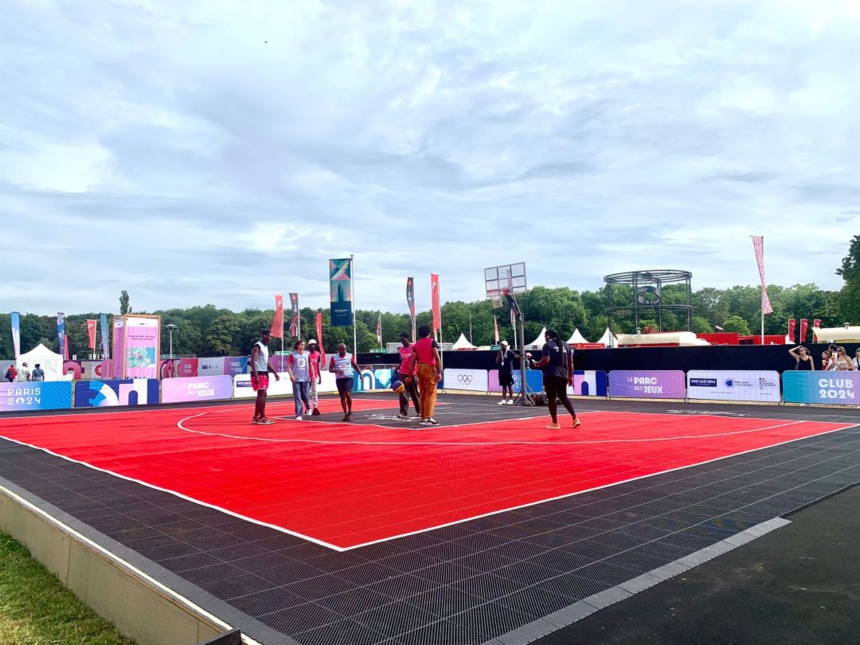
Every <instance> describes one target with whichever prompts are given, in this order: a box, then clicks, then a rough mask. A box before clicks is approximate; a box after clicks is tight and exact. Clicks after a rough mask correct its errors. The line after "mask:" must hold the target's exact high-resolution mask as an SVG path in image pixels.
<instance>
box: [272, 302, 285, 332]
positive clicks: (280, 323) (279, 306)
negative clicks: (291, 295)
mask: <svg viewBox="0 0 860 645" xmlns="http://www.w3.org/2000/svg"><path fill="white" fill-rule="evenodd" d="M269 333H270V334H271V335H272V338H281V337H282V336H283V335H284V297H283V296H275V319H274V320H273V321H272V329H271V331H270V332H269Z"/></svg>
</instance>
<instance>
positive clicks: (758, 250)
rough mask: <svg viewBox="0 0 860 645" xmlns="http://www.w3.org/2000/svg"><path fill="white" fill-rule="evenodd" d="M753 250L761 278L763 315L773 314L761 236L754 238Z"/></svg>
mask: <svg viewBox="0 0 860 645" xmlns="http://www.w3.org/2000/svg"><path fill="white" fill-rule="evenodd" d="M752 240H753V248H754V249H755V259H756V262H758V274H759V277H760V278H761V313H762V315H765V314H772V313H773V307H771V306H770V298H768V297H767V285H766V284H765V281H764V237H763V236H761V235H758V236H756V235H754V236H752Z"/></svg>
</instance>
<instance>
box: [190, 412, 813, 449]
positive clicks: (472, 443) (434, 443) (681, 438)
mask: <svg viewBox="0 0 860 645" xmlns="http://www.w3.org/2000/svg"><path fill="white" fill-rule="evenodd" d="M205 414H208V412H201V413H200V414H195V415H192V416H190V417H186V418H184V419H180V420H179V421H178V422H177V423H176V425H177V427H178V428H179V429H180V430H183V431H185V432H188V433H191V434H199V435H204V436H208V437H223V438H225V439H239V440H243V441H258V442H262V443H305V444H312V445H334V446H341V445H342V446H508V445H511V446H589V445H600V444H619V443H651V442H658V441H685V440H688V439H713V438H716V437H730V436H734V435H742V434H752V433H755V432H764V431H766V430H775V429H777V428H785V427H787V426H794V425H798V424H801V423H806V421H789V422H786V423H778V424H776V425H771V426H764V427H761V428H753V429H750V430H738V431H736V432H717V433H712V434H699V435H681V436H677V437H649V438H645V439H594V440H590V441H332V440H324V439H276V438H274V437H248V436H244V435H233V434H226V433H221V432H206V431H205V430H194V429H192V428H188V427H186V426H185V425H183V424H184V422H186V421H190V420H191V419H196V418H198V417H202V416H204V415H205ZM589 414H594V413H589ZM609 414H616V413H614V412H610V413H609ZM672 416H673V417H674V415H672ZM538 418H543V417H542V416H541V417H527V418H524V419H507V420H513V421H528V420H530V419H538ZM721 418H725V417H721ZM497 422H498V420H497V421H481V422H479V423H475V424H467V425H480V424H488V423H497ZM296 423H304V421H296ZM315 423H324V424H332V425H341V424H338V423H336V422H330V421H322V422H321V421H315ZM341 423H342V424H345V423H347V422H346V421H344V422H341ZM813 423H816V422H813ZM362 425H364V426H371V427H375V428H383V429H385V430H393V431H397V430H401V428H391V427H389V426H381V425H377V424H370V423H367V424H362ZM422 427H425V428H426V427H427V426H422ZM456 427H462V426H438V429H442V428H456ZM402 430H403V431H405V432H414V431H413V430H411V429H407V428H403V429H402ZM563 430H564V428H562V429H561V431H563Z"/></svg>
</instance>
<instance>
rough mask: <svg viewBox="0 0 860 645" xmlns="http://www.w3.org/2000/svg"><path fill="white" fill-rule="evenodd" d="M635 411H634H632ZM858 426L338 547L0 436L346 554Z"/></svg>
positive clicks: (841, 429)
mask: <svg viewBox="0 0 860 645" xmlns="http://www.w3.org/2000/svg"><path fill="white" fill-rule="evenodd" d="M634 414H635V413H634ZM668 416H673V417H674V416H675V415H668ZM720 418H725V417H720ZM770 420H775V419H770ZM796 423H802V422H796ZM811 423H823V422H815V421H812V422H811ZM858 426H860V424H852V425H847V426H843V427H840V428H835V429H833V430H827V431H825V432H821V433H817V434H815V435H810V436H806V437H796V438H794V439H788V440H786V441H782V442H779V443H775V444H771V445H768V446H762V447H759V448H751V449H750V450H744V451H741V452H737V453H732V454H730V455H724V456H722V457H715V458H714V459H708V460H705V461H701V462H697V463H695V464H688V465H686V466H678V467H676V468H670V469H667V470H661V471H659V472H655V473H649V474H647V475H640V476H638V477H631V478H628V479H622V480H619V481H616V482H612V483H611V484H604V485H601V486H594V487H591V488H586V489H583V490H579V491H576V492H573V493H565V494H563V495H557V496H555V497H548V498H545V499H541V500H537V501H534V502H528V503H526V504H519V505H517V506H511V507H507V508H504V509H499V510H496V511H489V512H487V513H482V514H480V515H474V516H470V517H468V518H463V519H460V520H454V521H452V522H446V523H444V524H438V525H435V526H431V527H425V528H422V529H418V530H415V531H409V532H406V533H400V534H397V535H392V536H387V537H384V538H380V539H378V540H370V541H368V542H363V543H361V544H356V545H352V546H347V547H340V546H337V545H334V544H331V543H328V542H325V541H324V540H321V539H319V538H314V537H310V536H307V535H304V534H302V533H299V532H297V531H294V530H291V529H288V528H285V527H282V526H277V525H275V524H270V523H268V522H264V521H262V520H257V519H254V518H251V517H247V516H245V515H242V514H240V513H236V512H234V511H230V510H228V509H225V508H222V507H220V506H216V505H214V504H210V503H208V502H204V501H202V500H199V499H196V498H193V497H189V496H187V495H184V494H183V493H179V492H177V491H174V490H170V489H167V488H163V487H161V486H157V485H156V484H152V483H149V482H145V481H142V480H139V479H135V478H133V477H128V476H126V475H121V474H119V473H115V472H113V471H111V470H106V469H104V468H99V467H98V466H94V465H93V464H90V463H87V462H84V461H80V460H77V459H74V458H72V457H66V456H65V455H60V454H58V453H55V452H53V451H52V450H49V449H47V448H41V447H39V446H34V445H32V444H29V443H27V442H24V441H18V440H15V439H11V438H9V437H6V436H5V435H2V434H0V438H3V439H5V440H6V441H11V442H12V443H15V444H18V445H22V446H26V447H28V448H33V449H35V450H40V451H42V452H44V453H47V454H50V455H52V456H54V457H59V458H60V459H64V460H66V461H69V462H71V463H76V464H80V465H83V466H86V467H87V468H90V469H92V470H95V471H97V472H101V473H106V474H108V475H112V476H115V477H119V478H120V479H124V480H126V481H131V482H134V483H137V484H140V485H142V486H146V487H148V488H151V489H154V490H158V491H161V492H164V493H168V494H171V495H174V496H176V497H179V498H180V499H184V500H186V501H189V502H193V503H195V504H200V505H201V506H205V507H207V508H210V509H212V510H215V511H219V512H222V513H226V514H228V515H231V516H232V517H236V518H238V519H241V520H245V521H248V522H251V523H252V524H257V525H259V526H265V527H266V528H270V529H273V530H276V531H279V532H281V533H286V534H287V535H292V536H293V537H298V538H301V539H303V540H307V541H309V542H312V543H314V544H317V545H319V546H323V547H326V548H329V549H332V550H333V551H337V552H339V553H345V552H347V551H352V550H354V549H359V548H362V547H365V546H371V545H374V544H381V543H383V542H389V541H391V540H397V539H400V538H404V537H409V536H412V535H419V534H421V533H427V532H429V531H435V530H437V529H441V528H446V527H448V526H455V525H457V524H463V523H465V522H472V521H474V520H479V519H483V518H485V517H492V516H493V515H499V514H501V513H507V512H509V511H515V510H518V509H521V508H529V507H531V506H536V505H538V504H545V503H547V502H553V501H556V500H559V499H565V498H568V497H575V496H576V495H582V494H584V493H590V492H594V491H597V490H602V489H604V488H611V487H612V486H617V485H619V484H628V483H630V482H634V481H639V480H641V479H647V478H649V477H655V476H657V475H664V474H668V473H672V472H677V471H680V470H685V469H687V468H695V467H697V466H704V465H706V464H710V463H714V462H717V461H721V460H723V459H730V458H732V457H740V456H742V455H746V454H750V453H753V452H758V451H760V450H767V449H768V448H776V447H779V446H783V445H787V444H790V443H794V442H797V441H803V440H805V439H811V438H813V437H822V436H825V435H828V434H833V433H834V432H842V431H843V430H848V429H850V428H856V427H858ZM445 445H449V444H445Z"/></svg>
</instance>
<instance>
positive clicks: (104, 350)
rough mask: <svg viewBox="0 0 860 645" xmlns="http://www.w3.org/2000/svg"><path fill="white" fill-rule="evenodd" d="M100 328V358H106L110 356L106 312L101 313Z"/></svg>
mask: <svg viewBox="0 0 860 645" xmlns="http://www.w3.org/2000/svg"><path fill="white" fill-rule="evenodd" d="M101 323H102V324H101V328H102V358H103V359H104V360H107V359H109V358H110V340H109V339H108V320H107V314H102V315H101Z"/></svg>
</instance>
